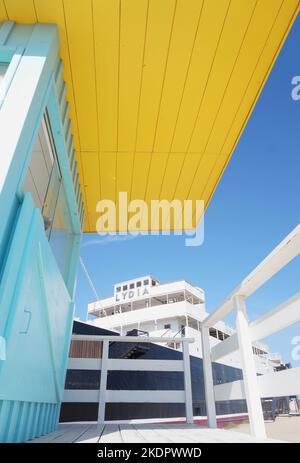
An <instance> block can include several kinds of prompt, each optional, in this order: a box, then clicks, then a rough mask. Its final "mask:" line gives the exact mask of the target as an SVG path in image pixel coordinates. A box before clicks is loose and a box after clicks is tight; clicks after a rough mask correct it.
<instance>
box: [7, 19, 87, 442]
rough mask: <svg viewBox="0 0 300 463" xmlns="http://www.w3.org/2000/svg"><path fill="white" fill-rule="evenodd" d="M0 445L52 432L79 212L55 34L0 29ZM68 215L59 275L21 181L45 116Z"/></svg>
mask: <svg viewBox="0 0 300 463" xmlns="http://www.w3.org/2000/svg"><path fill="white" fill-rule="evenodd" d="M5 59H7V60H8V62H9V63H10V64H9V67H8V71H7V72H6V74H5V77H4V81H2V84H1V86H0V153H1V167H0V215H1V220H0V341H1V342H0V442H23V441H26V440H28V439H30V438H33V437H35V436H39V435H42V434H45V433H47V432H50V431H53V430H54V429H55V427H56V424H57V420H58V416H59V408H60V402H61V400H62V394H63V390H64V381H65V374H66V366H67V356H68V350H69V343H70V337H71V330H72V320H73V312H74V303H73V293H74V285H75V279H76V269H77V264H78V258H79V247H80V236H81V228H82V221H83V204H82V198H81V193H80V190H79V182H78V176H77V172H76V163H75V159H74V150H73V144H72V135H71V125H70V122H69V118H68V111H67V102H66V100H65V96H64V95H65V91H64V83H63V80H62V63H61V61H60V59H59V41H58V34H57V29H56V26H54V25H40V24H37V25H30V26H29V25H15V24H13V23H11V22H6V23H4V24H2V26H0V61H3V60H5ZM46 108H47V112H48V115H49V119H50V124H51V128H52V131H53V134H54V142H55V147H56V151H57V157H58V160H59V164H60V168H61V172H62V182H63V185H64V189H65V192H66V198H67V204H68V207H69V210H70V217H71V221H72V223H71V229H72V235H71V237H70V239H69V246H70V254H69V255H70V257H69V262H67V265H65V269H66V270H65V272H64V274H62V273H61V271H60V269H59V267H58V265H57V261H56V259H55V256H54V254H53V251H52V249H51V247H50V245H49V242H48V240H47V237H46V234H45V230H44V222H43V218H42V215H41V211H40V210H39V209H38V208H37V207H35V205H34V202H33V199H32V197H31V194H30V193H26V194H25V195H24V193H23V189H22V187H23V181H24V177H25V173H26V170H27V167H28V164H29V162H30V157H31V152H32V147H33V143H34V141H35V138H36V135H37V131H38V129H39V126H40V123H41V119H42V116H43V114H44V113H45V109H46Z"/></svg>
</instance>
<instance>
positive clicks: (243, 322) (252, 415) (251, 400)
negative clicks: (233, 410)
mask: <svg viewBox="0 0 300 463" xmlns="http://www.w3.org/2000/svg"><path fill="white" fill-rule="evenodd" d="M234 305H235V309H236V329H237V336H238V343H239V352H240V355H241V360H242V368H243V380H244V388H245V395H246V401H247V408H248V415H249V422H250V430H251V434H252V435H253V436H256V437H261V438H265V437H266V429H265V423H264V416H263V411H262V406H261V400H260V391H259V386H258V382H257V375H256V367H255V361H254V356H253V351H252V342H251V337H250V331H249V324H248V317H247V312H246V304H245V300H244V298H243V297H242V296H234Z"/></svg>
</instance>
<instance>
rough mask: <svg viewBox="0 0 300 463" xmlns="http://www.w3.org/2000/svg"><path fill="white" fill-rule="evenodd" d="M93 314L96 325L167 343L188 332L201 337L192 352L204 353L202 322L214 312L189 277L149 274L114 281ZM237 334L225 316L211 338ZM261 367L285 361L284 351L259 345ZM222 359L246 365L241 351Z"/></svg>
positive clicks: (256, 347) (90, 309)
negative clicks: (174, 278)
mask: <svg viewBox="0 0 300 463" xmlns="http://www.w3.org/2000/svg"><path fill="white" fill-rule="evenodd" d="M88 314H89V315H93V316H94V317H96V318H95V319H93V320H90V321H89V323H91V324H92V325H95V326H98V327H101V328H106V329H109V330H113V331H116V332H118V333H120V334H121V335H126V334H127V333H128V332H130V331H132V330H139V331H140V332H145V335H147V334H149V336H159V337H160V336H162V337H165V338H166V343H165V346H166V347H169V348H172V349H177V350H180V349H181V345H180V343H177V342H176V337H180V336H187V337H191V338H194V339H195V342H194V343H193V344H191V346H190V353H191V355H194V356H196V357H200V358H202V347H201V333H200V323H201V321H202V320H203V319H204V318H206V316H207V315H208V313H207V312H206V309H205V293H204V291H203V289H201V288H200V287H198V286H194V285H192V284H190V283H189V282H187V281H186V280H180V281H176V282H172V283H163V284H161V283H160V282H159V281H158V280H157V279H156V278H154V277H152V276H150V275H147V276H144V277H140V278H135V279H132V280H127V281H123V282H120V283H117V284H115V285H114V294H113V296H111V297H108V298H105V299H101V300H98V301H95V302H92V303H90V304H89V305H88ZM233 333H234V330H233V329H232V328H231V327H230V326H228V325H227V324H225V323H224V322H223V321H220V322H218V323H216V325H215V326H213V327H211V328H210V342H211V345H212V346H214V345H216V344H219V343H221V342H222V341H224V340H225V339H227V338H228V337H229V336H231V335H232V334H233ZM253 353H254V355H255V361H256V367H257V372H258V373H260V374H264V373H267V372H270V371H273V370H274V369H275V368H276V367H279V366H280V365H281V357H280V355H279V354H274V353H272V354H270V353H269V352H268V347H267V346H266V345H265V344H262V343H258V342H256V343H254V344H253ZM222 363H223V364H225V365H229V366H233V367H236V368H240V367H241V362H240V358H239V355H238V353H234V352H233V353H231V354H229V355H227V356H224V357H223V358H222Z"/></svg>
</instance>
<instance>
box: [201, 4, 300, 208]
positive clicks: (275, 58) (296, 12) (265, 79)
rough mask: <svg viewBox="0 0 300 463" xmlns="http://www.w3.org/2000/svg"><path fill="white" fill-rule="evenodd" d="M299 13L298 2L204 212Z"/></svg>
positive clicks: (208, 200)
mask: <svg viewBox="0 0 300 463" xmlns="http://www.w3.org/2000/svg"><path fill="white" fill-rule="evenodd" d="M299 12H300V1H299V3H298V6H297V7H296V9H295V13H294V15H293V16H292V18H291V21H290V23H289V26H288V28H287V30H286V32H285V34H284V36H283V37H282V39H281V42H280V44H279V46H278V49H277V52H276V53H275V55H274V58H273V60H272V62H271V64H270V66H269V69H268V71H267V73H266V75H265V78H264V80H263V81H262V83H261V86H260V88H259V91H258V92H257V96H256V98H255V100H254V101H253V104H252V107H251V109H250V111H249V113H248V116H247V117H246V119H245V121H244V124H243V125H242V127H241V130H240V133H239V135H238V137H237V139H236V142H235V144H234V146H233V148H232V152H231V154H230V156H228V159H227V161H226V163H225V164H224V167H223V169H222V171H221V172H220V175H219V177H218V180H217V181H216V183H215V186H214V187H213V189H212V191H211V193H210V195H209V197H208V199H207V201H206V203H205V210H206V209H207V207H208V205H209V203H210V201H211V199H212V197H213V195H214V193H215V191H216V189H217V188H218V185H219V183H220V180H221V178H222V176H223V174H224V172H225V170H226V168H227V166H228V164H229V162H230V160H231V158H232V156H233V154H234V152H235V149H236V146H237V144H238V142H239V141H240V138H241V136H242V133H243V131H244V129H245V127H246V125H247V123H248V121H249V119H250V117H251V114H252V112H253V111H254V108H255V106H256V103H257V101H258V99H259V97H260V95H261V93H262V91H263V88H264V86H265V84H266V82H267V80H268V78H269V76H270V74H271V72H272V69H273V67H274V64H275V63H276V60H277V58H278V56H279V54H280V52H281V50H282V47H283V45H284V43H285V41H286V39H287V36H288V35H289V33H290V30H291V28H292V27H293V24H294V22H295V20H296V18H297V16H298V13H299Z"/></svg>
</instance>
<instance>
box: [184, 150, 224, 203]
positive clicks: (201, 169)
mask: <svg viewBox="0 0 300 463" xmlns="http://www.w3.org/2000/svg"><path fill="white" fill-rule="evenodd" d="M217 158H218V156H217V155H214V154H204V155H203V156H202V158H201V160H200V163H199V166H198V168H197V171H196V172H195V178H194V180H193V183H192V186H191V189H190V192H189V195H188V199H193V200H196V199H200V200H201V199H203V198H202V195H203V191H204V188H205V186H206V183H207V179H208V178H209V176H210V173H211V172H212V170H213V168H214V165H215V162H216V160H217Z"/></svg>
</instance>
